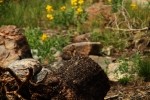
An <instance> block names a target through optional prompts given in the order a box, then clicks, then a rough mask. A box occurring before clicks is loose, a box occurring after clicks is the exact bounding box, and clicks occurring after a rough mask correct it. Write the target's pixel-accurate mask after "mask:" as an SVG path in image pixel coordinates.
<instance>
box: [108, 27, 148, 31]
mask: <svg viewBox="0 0 150 100" xmlns="http://www.w3.org/2000/svg"><path fill="white" fill-rule="evenodd" d="M106 29H111V30H114V31H125V32H130V31H147V30H148V29H149V28H148V27H145V28H142V29H121V28H113V27H106Z"/></svg>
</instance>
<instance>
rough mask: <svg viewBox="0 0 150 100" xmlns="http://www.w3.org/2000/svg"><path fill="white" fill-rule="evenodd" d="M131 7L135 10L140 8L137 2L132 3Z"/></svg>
mask: <svg viewBox="0 0 150 100" xmlns="http://www.w3.org/2000/svg"><path fill="white" fill-rule="evenodd" d="M130 6H131V8H132V10H135V9H137V8H138V6H137V4H136V3H131V5H130Z"/></svg>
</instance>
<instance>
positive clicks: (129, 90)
mask: <svg viewBox="0 0 150 100" xmlns="http://www.w3.org/2000/svg"><path fill="white" fill-rule="evenodd" d="M105 100H150V82H144V81H142V80H137V81H135V82H132V83H129V84H127V85H121V84H119V83H111V89H110V91H109V92H108V93H107V96H106V97H105Z"/></svg>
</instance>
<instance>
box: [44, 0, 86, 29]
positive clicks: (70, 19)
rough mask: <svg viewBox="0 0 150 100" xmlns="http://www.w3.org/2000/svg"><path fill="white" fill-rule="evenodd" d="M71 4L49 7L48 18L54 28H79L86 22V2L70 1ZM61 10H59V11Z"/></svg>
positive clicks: (81, 0)
mask: <svg viewBox="0 0 150 100" xmlns="http://www.w3.org/2000/svg"><path fill="white" fill-rule="evenodd" d="M70 1H71V4H70V3H68V4H65V5H61V6H58V7H57V9H55V7H53V6H52V5H47V6H46V10H47V13H46V14H47V18H48V20H49V22H50V24H51V25H52V26H58V25H59V26H61V27H67V28H68V27H69V26H74V27H77V30H78V28H79V27H80V25H81V24H82V23H83V22H84V21H85V20H86V17H87V14H86V12H85V10H84V0H70ZM58 8H59V9H58Z"/></svg>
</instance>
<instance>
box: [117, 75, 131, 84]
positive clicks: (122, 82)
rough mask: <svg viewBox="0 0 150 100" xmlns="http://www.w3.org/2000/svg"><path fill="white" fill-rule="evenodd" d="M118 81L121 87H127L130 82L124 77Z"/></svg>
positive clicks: (128, 78)
mask: <svg viewBox="0 0 150 100" xmlns="http://www.w3.org/2000/svg"><path fill="white" fill-rule="evenodd" d="M118 81H119V83H120V84H122V85H127V84H128V83H129V82H130V77H128V76H125V77H123V78H121V79H119V80H118Z"/></svg>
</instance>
